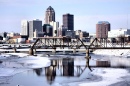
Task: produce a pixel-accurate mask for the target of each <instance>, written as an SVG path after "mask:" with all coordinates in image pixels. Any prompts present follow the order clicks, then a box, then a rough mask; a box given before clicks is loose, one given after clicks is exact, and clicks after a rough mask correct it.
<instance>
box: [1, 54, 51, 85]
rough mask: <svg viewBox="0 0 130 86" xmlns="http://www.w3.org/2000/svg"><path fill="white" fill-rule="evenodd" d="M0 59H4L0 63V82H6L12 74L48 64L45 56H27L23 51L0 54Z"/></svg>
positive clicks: (48, 61)
mask: <svg viewBox="0 0 130 86" xmlns="http://www.w3.org/2000/svg"><path fill="white" fill-rule="evenodd" d="M0 60H1V61H4V62H2V63H0V83H6V82H8V80H10V78H11V77H12V76H13V75H15V74H17V73H20V72H23V71H26V70H29V69H31V68H41V67H47V66H50V60H49V59H48V58H47V57H38V56H29V55H28V54H24V53H7V54H1V55H0ZM10 63H11V64H10Z"/></svg>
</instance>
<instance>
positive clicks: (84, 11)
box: [0, 0, 130, 33]
mask: <svg viewBox="0 0 130 86" xmlns="http://www.w3.org/2000/svg"><path fill="white" fill-rule="evenodd" d="M49 6H52V7H53V8H54V10H55V13H56V21H58V22H60V25H62V15H63V14H66V13H70V14H73V15H74V30H78V29H81V30H83V31H87V32H90V33H95V31H96V23H97V22H98V21H108V22H110V24H111V29H119V28H129V29H130V0H0V32H4V31H7V32H19V33H20V32H21V20H23V19H26V20H29V21H30V20H33V19H40V20H42V21H43V24H44V17H45V11H46V9H47V8H48V7H49Z"/></svg>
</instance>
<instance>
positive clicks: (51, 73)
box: [34, 58, 74, 84]
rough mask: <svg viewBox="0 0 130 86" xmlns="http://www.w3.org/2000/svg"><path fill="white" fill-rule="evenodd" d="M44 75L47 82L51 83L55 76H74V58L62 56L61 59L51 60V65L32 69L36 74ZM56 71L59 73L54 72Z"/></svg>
mask: <svg viewBox="0 0 130 86" xmlns="http://www.w3.org/2000/svg"><path fill="white" fill-rule="evenodd" d="M43 70H44V75H45V76H46V78H47V81H48V83H49V84H52V83H53V82H54V80H55V77H56V75H57V76H74V59H73V58H63V59H61V60H51V65H50V66H49V67H45V68H39V69H34V71H35V72H36V74H37V75H38V76H42V74H43ZM56 71H60V74H56Z"/></svg>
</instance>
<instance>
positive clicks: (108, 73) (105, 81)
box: [69, 68, 129, 86]
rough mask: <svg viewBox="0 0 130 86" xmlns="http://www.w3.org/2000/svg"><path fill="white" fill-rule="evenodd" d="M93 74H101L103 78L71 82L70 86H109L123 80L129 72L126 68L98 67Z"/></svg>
mask: <svg viewBox="0 0 130 86" xmlns="http://www.w3.org/2000/svg"><path fill="white" fill-rule="evenodd" d="M91 74H94V75H97V76H101V79H102V80H99V81H89V82H82V83H70V84H69V85H70V86H72V85H73V86H77V85H76V84H78V86H108V85H111V84H113V83H117V82H120V81H123V79H122V78H121V77H123V76H127V75H128V74H129V73H128V71H127V70H125V69H113V68H108V69H106V68H100V69H99V68H98V69H95V70H94V71H93V72H92V73H91Z"/></svg>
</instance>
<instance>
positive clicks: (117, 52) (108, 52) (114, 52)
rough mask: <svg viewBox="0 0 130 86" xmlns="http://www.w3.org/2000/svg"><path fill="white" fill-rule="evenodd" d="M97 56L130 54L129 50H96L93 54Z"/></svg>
mask: <svg viewBox="0 0 130 86" xmlns="http://www.w3.org/2000/svg"><path fill="white" fill-rule="evenodd" d="M93 53H94V54H98V55H113V56H127V55H129V53H130V50H129V49H97V50H95V51H94V52H93Z"/></svg>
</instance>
